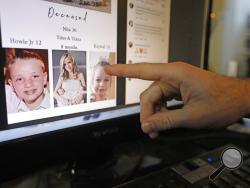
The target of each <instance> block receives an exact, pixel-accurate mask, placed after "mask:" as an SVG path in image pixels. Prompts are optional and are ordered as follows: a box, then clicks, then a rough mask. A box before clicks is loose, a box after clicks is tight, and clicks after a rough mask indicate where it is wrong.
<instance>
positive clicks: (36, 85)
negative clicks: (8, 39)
mask: <svg viewBox="0 0 250 188" xmlns="http://www.w3.org/2000/svg"><path fill="white" fill-rule="evenodd" d="M39 51H40V52H41V53H42V54H44V53H45V54H46V55H47V51H46V52H45V51H44V50H20V49H16V50H15V54H14V57H13V58H12V60H11V61H7V63H6V74H5V79H6V81H7V84H9V86H10V87H11V89H12V91H13V92H14V93H15V94H16V96H17V97H18V98H19V99H20V100H21V102H20V103H19V105H17V107H16V108H17V109H16V110H14V109H13V108H12V109H13V112H12V113H14V112H26V111H32V110H40V109H46V108H49V107H50V100H49V91H48V89H47V84H48V80H47V78H48V75H47V71H46V68H45V60H44V59H42V57H41V56H40V55H39ZM7 52H8V50H6V53H7ZM6 56H8V54H6ZM7 87H8V86H7ZM7 87H6V88H7ZM6 92H7V90H6ZM8 92H11V91H8ZM6 103H7V109H11V108H9V107H8V105H13V104H12V103H11V102H8V100H7V99H6ZM9 113H11V112H9Z"/></svg>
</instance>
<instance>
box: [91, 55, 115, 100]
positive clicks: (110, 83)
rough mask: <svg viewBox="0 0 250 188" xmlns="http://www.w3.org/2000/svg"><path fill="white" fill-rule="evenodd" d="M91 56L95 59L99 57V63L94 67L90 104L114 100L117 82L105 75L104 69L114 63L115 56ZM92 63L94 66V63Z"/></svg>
mask: <svg viewBox="0 0 250 188" xmlns="http://www.w3.org/2000/svg"><path fill="white" fill-rule="evenodd" d="M91 56H92V57H95V58H97V57H99V61H98V62H97V63H95V64H94V66H93V67H92V74H91V77H92V78H91V84H90V87H91V88H90V90H91V94H90V102H96V101H104V100H109V99H114V98H115V94H114V92H115V90H114V87H115V83H114V82H115V81H114V80H113V78H112V77H111V76H110V75H108V74H106V73H105V71H104V67H105V66H108V65H111V64H113V63H114V61H115V54H114V53H110V54H109V55H108V56H109V58H103V57H101V55H100V54H99V55H98V53H92V54H91ZM95 58H93V59H92V60H94V59H95ZM90 63H91V64H93V63H94V62H90Z"/></svg>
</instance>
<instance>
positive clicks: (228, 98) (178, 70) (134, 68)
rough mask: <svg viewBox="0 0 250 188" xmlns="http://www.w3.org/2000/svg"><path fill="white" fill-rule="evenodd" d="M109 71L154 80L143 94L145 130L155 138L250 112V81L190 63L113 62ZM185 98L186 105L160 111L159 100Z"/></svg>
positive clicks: (224, 122) (229, 120) (223, 123)
mask: <svg viewBox="0 0 250 188" xmlns="http://www.w3.org/2000/svg"><path fill="white" fill-rule="evenodd" d="M105 71H106V72H107V73H108V74H111V75H116V76H125V77H132V78H139V79H144V80H153V81H154V83H153V84H152V85H151V86H150V87H149V88H148V89H146V90H145V91H144V92H143V93H142V94H141V96H140V106H141V114H140V120H141V125H142V130H143V131H144V132H145V133H148V134H149V135H150V136H151V137H156V136H157V134H158V131H160V130H165V129H172V128H177V127H190V128H202V127H218V126H226V125H230V124H231V123H234V122H235V121H237V120H238V119H240V118H242V117H243V116H245V115H246V114H248V113H249V112H250V97H249V96H250V80H241V79H237V78H231V77H225V76H220V75H218V74H215V73H212V72H208V71H204V70H202V69H199V68H197V67H194V66H191V65H188V64H186V63H181V62H176V63H166V64H148V63H143V64H133V65H112V66H109V67H106V68H105ZM174 98H181V99H182V100H183V103H184V107H183V108H181V109H177V110H169V111H167V110H166V109H165V110H162V111H157V110H156V108H157V106H158V105H159V103H162V101H163V102H166V101H167V100H171V99H174Z"/></svg>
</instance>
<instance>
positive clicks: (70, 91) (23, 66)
mask: <svg viewBox="0 0 250 188" xmlns="http://www.w3.org/2000/svg"><path fill="white" fill-rule="evenodd" d="M90 2H91V1H89V3H88V2H87V1H79V2H78V1H77V2H76V1H74V2H73V1H66V0H44V1H38V2H36V3H30V1H28V0H24V1H23V3H22V5H20V6H21V7H19V8H14V9H15V10H14V11H13V12H14V13H13V12H12V13H9V12H8V11H6V10H7V9H8V7H13V4H15V1H14V0H10V1H7V2H4V6H5V8H2V9H1V37H2V46H3V51H4V54H5V62H4V78H5V80H4V81H5V93H6V107H7V113H8V122H9V123H10V124H11V123H20V122H25V121H30V120H37V119H41V118H47V117H54V116H60V115H67V114H72V113H78V112H84V111H91V110H98V109H103V108H108V107H114V106H116V79H115V78H114V77H112V76H110V75H107V74H106V73H105V71H104V67H105V66H108V65H112V64H115V63H116V40H117V39H116V28H117V25H116V19H117V10H116V9H115V8H114V7H116V6H117V1H116V0H112V1H111V0H105V1H98V2H100V3H97V4H92V3H90ZM96 2H97V1H96ZM0 6H3V5H1V3H0ZM22 7H23V8H24V7H26V8H29V7H33V8H35V9H36V10H38V11H37V12H31V13H23V11H21V9H22ZM112 7H113V8H114V10H112ZM83 10H84V11H83ZM44 13H46V14H44ZM32 14H33V15H32ZM103 15H105V16H103ZM31 17H36V18H37V20H32V19H31ZM100 19H102V20H101V21H102V22H103V24H105V25H109V26H110V27H105V29H103V26H101V25H100V26H98V27H96V25H93V24H92V22H97V21H98V22H99V21H100ZM21 20H25V22H23V23H22V24H21ZM38 21H40V22H38ZM9 23H16V24H13V25H12V26H11V25H10V24H9ZM114 23H115V24H114ZM30 25H32V26H33V27H30V29H27V28H29V27H28V26H30ZM43 27H44V28H48V30H49V31H46V30H44V31H41V29H40V28H43ZM100 30H102V33H100V32H99V31H100ZM93 34H94V35H93ZM96 36H98V37H96ZM107 36H108V37H107Z"/></svg>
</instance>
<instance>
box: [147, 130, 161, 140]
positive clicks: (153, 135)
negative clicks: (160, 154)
mask: <svg viewBox="0 0 250 188" xmlns="http://www.w3.org/2000/svg"><path fill="white" fill-rule="evenodd" d="M148 135H149V137H150V138H152V139H155V138H157V137H158V135H159V134H158V132H151V133H149V134H148Z"/></svg>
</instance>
